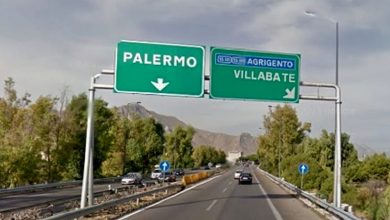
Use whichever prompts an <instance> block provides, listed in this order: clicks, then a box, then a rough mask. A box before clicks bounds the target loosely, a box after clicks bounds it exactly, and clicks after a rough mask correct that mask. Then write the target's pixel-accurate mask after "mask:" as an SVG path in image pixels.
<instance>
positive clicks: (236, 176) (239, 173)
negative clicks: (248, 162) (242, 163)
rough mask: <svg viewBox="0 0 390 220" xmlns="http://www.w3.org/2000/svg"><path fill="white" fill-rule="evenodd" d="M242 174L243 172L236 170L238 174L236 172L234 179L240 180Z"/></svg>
mask: <svg viewBox="0 0 390 220" xmlns="http://www.w3.org/2000/svg"><path fill="white" fill-rule="evenodd" d="M241 173H242V170H236V172H234V179H239V178H240V175H241Z"/></svg>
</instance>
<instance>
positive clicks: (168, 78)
mask: <svg viewBox="0 0 390 220" xmlns="http://www.w3.org/2000/svg"><path fill="white" fill-rule="evenodd" d="M204 54H205V50H204V47H201V46H192V45H179V44H163V43H151V42H139V41H121V42H119V43H118V47H117V51H116V61H115V63H116V66H115V83H114V91H115V92H124V93H141V94H157V95H171V96H192V97H202V96H203V94H204V80H203V78H204V63H205V62H204V57H205V56H204Z"/></svg>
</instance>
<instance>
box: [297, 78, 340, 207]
mask: <svg viewBox="0 0 390 220" xmlns="http://www.w3.org/2000/svg"><path fill="white" fill-rule="evenodd" d="M301 86H308V87H318V88H319V87H324V88H334V89H335V90H336V97H323V96H319V95H318V96H303V95H301V96H300V99H305V100H318V101H335V102H336V138H335V151H334V158H335V161H334V172H333V176H334V182H333V200H334V206H335V207H337V208H340V207H341V89H340V87H339V86H338V85H335V84H326V83H312V82H301Z"/></svg>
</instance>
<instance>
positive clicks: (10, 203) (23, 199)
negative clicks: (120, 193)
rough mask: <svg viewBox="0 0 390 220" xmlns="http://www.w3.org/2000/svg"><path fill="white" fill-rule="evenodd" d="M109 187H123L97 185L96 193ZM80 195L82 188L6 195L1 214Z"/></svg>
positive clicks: (1, 202)
mask: <svg viewBox="0 0 390 220" xmlns="http://www.w3.org/2000/svg"><path fill="white" fill-rule="evenodd" d="M108 185H112V187H113V188H116V187H120V186H121V185H120V183H110V184H100V185H95V186H94V192H100V191H105V190H107V189H108ZM80 195H81V186H78V187H70V188H62V189H50V190H44V191H40V192H33V193H23V194H17V195H6V196H2V197H0V212H2V211H5V210H9V209H14V208H21V207H26V206H31V205H35V204H41V203H44V202H49V201H53V200H59V199H66V198H70V197H74V196H80Z"/></svg>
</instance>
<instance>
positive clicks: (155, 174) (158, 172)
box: [150, 169, 161, 179]
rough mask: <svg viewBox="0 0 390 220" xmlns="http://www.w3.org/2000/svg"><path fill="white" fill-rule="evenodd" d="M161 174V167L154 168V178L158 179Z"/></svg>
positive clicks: (151, 176)
mask: <svg viewBox="0 0 390 220" xmlns="http://www.w3.org/2000/svg"><path fill="white" fill-rule="evenodd" d="M160 174H161V170H160V169H155V170H153V172H152V174H150V178H152V179H157V178H158V177H159V176H160Z"/></svg>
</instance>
